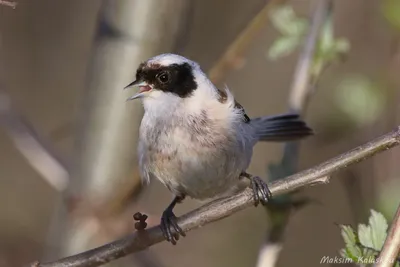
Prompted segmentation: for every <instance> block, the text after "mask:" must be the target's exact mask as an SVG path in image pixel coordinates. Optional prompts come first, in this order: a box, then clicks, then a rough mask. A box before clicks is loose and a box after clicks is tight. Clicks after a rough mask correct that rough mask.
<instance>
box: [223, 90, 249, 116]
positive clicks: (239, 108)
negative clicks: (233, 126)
mask: <svg viewBox="0 0 400 267" xmlns="http://www.w3.org/2000/svg"><path fill="white" fill-rule="evenodd" d="M217 92H218V95H219V101H220V102H221V103H224V102H226V100H227V99H228V95H227V94H226V92H224V91H221V90H218V89H217ZM235 109H238V110H240V112H241V113H242V115H243V121H244V122H246V123H248V122H250V118H249V116H247V114H246V111H245V110H244V108H243V107H242V105H240V104H239V102H237V101H236V99H235Z"/></svg>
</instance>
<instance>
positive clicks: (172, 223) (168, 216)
mask: <svg viewBox="0 0 400 267" xmlns="http://www.w3.org/2000/svg"><path fill="white" fill-rule="evenodd" d="M184 198H185V196H176V197H175V198H174V200H172V202H171V204H169V205H168V207H167V208H166V209H165V210H164V212H163V214H162V216H161V224H160V227H161V231H162V232H163V234H164V237H165V239H167V241H168V242H171V243H172V244H173V245H175V244H176V241H177V240H178V239H179V235H181V236H186V234H185V232H184V231H183V230H182V228H180V227H179V225H178V224H177V222H176V220H177V217H176V216H175V214H174V212H173V209H174V207H175V205H176V204H177V203H180V202H182V200H183V199H184ZM171 228H173V229H174V233H173V232H172V231H171Z"/></svg>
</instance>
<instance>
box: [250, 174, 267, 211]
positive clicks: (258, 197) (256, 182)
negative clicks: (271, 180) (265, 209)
mask: <svg viewBox="0 0 400 267" xmlns="http://www.w3.org/2000/svg"><path fill="white" fill-rule="evenodd" d="M249 178H250V183H251V188H252V190H253V196H254V206H256V207H257V206H258V204H260V202H261V204H262V205H266V204H267V202H268V201H269V200H270V199H271V198H272V194H271V191H270V190H269V188H268V185H267V184H266V183H265V182H264V181H263V180H262V179H261V178H260V177H258V176H251V177H249Z"/></svg>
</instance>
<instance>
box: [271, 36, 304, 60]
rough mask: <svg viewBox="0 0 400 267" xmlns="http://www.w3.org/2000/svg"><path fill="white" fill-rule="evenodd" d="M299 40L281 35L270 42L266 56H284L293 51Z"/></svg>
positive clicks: (274, 57)
mask: <svg viewBox="0 0 400 267" xmlns="http://www.w3.org/2000/svg"><path fill="white" fill-rule="evenodd" d="M300 41H301V40H299V38H294V37H286V36H284V37H281V38H279V39H277V40H275V42H274V43H273V44H272V46H271V47H270V48H269V50H268V58H269V59H271V60H275V59H277V58H280V57H284V56H287V55H289V54H290V53H291V52H293V51H294V50H295V49H296V47H297V46H298V45H299V43H300Z"/></svg>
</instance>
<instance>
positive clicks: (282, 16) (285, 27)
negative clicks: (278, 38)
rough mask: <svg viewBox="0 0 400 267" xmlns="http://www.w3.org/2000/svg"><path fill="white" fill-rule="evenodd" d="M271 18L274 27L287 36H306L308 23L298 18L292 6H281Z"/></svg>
mask: <svg viewBox="0 0 400 267" xmlns="http://www.w3.org/2000/svg"><path fill="white" fill-rule="evenodd" d="M270 18H271V21H272V24H273V25H274V27H275V28H276V29H277V30H278V31H279V32H280V33H281V34H282V35H286V36H300V35H303V34H305V32H306V31H307V27H308V21H307V20H306V19H304V18H300V17H297V16H296V14H295V12H294V10H293V8H292V6H289V5H281V6H278V7H276V8H274V9H273V10H272V11H271V12H270Z"/></svg>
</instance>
